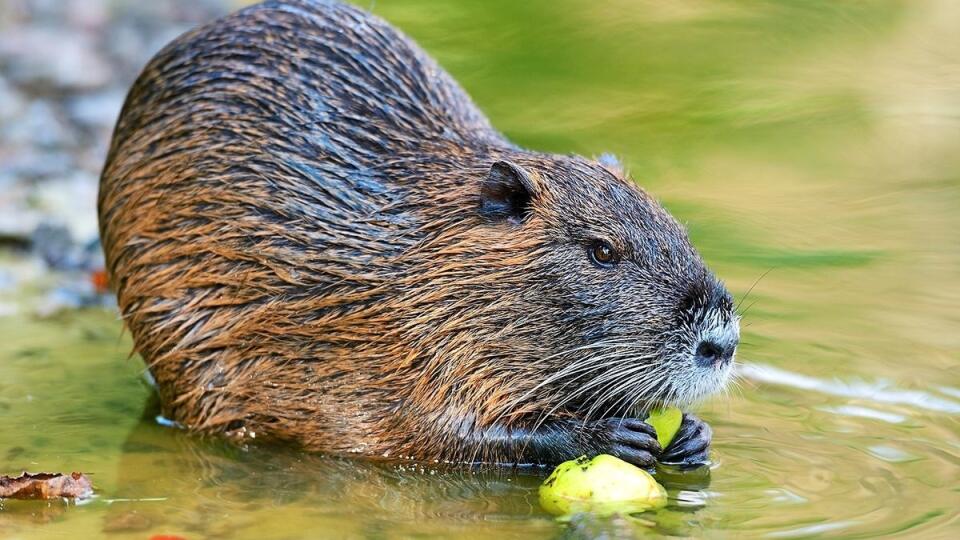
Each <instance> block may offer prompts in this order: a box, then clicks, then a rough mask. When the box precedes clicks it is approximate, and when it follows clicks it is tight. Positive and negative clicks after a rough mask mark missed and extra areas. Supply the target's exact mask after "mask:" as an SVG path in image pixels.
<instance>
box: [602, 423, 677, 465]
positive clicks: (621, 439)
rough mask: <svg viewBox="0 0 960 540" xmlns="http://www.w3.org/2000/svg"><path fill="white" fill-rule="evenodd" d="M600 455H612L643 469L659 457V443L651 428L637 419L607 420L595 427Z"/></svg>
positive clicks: (654, 431)
mask: <svg viewBox="0 0 960 540" xmlns="http://www.w3.org/2000/svg"><path fill="white" fill-rule="evenodd" d="M595 427H596V429H597V430H598V432H599V433H598V434H597V435H598V437H597V440H598V442H599V443H600V446H601V448H598V450H599V451H600V452H601V453H606V454H611V455H614V456H616V457H618V458H620V459H622V460H624V461H626V462H628V463H632V464H634V465H636V466H638V467H643V468H645V469H648V468H651V467H653V466H654V464H655V463H656V462H657V456H659V455H660V451H661V448H660V443H659V442H657V432H656V430H654V429H653V426H651V425H650V424H647V423H646V422H644V421H643V420H639V419H637V418H607V419H605V420H601V421H599V422H598V423H597V425H596V426H595Z"/></svg>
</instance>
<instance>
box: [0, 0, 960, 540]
mask: <svg viewBox="0 0 960 540" xmlns="http://www.w3.org/2000/svg"><path fill="white" fill-rule="evenodd" d="M364 5H365V6H367V4H366V3H365V4H364ZM374 11H375V12H376V13H378V14H380V15H382V16H384V17H386V18H387V19H388V20H390V21H392V22H394V23H395V24H397V25H398V26H400V27H401V28H403V29H404V30H406V31H407V32H408V33H410V34H411V35H413V36H414V37H415V38H416V39H418V40H419V41H420V42H421V43H422V44H423V45H424V46H425V47H426V48H427V49H428V50H429V51H431V52H432V53H433V54H435V55H436V56H437V58H438V59H439V60H440V61H441V63H442V64H443V65H445V66H446V67H447V68H448V69H449V70H450V71H451V72H452V73H453V74H454V75H455V76H456V77H457V78H458V79H459V80H460V81H461V82H462V83H463V84H464V86H465V87H466V88H467V89H468V90H469V91H470V92H471V94H472V95H473V96H474V97H475V99H476V100H477V101H478V102H479V104H480V105H481V107H482V108H483V109H484V110H486V111H487V112H488V113H489V115H490V116H491V118H492V120H493V122H494V124H495V125H497V126H498V127H499V128H501V129H502V130H504V131H505V132H506V133H507V134H508V135H509V136H511V137H512V138H513V139H514V140H516V141H517V142H519V143H521V144H524V145H526V146H530V147H534V148H538V149H544V150H552V151H558V152H578V153H583V154H587V155H596V154H599V153H601V152H605V151H611V152H614V153H616V154H618V155H620V156H621V157H622V159H623V160H624V161H625V162H626V164H627V165H628V166H629V168H630V169H631V171H632V173H633V175H634V176H635V177H636V178H637V179H638V180H639V181H640V182H641V183H642V184H643V185H644V186H647V187H648V188H649V189H650V190H652V191H653V192H654V193H656V194H657V195H658V196H659V197H661V198H662V199H663V200H664V202H665V203H666V204H667V206H668V207H669V208H670V209H671V210H673V211H674V212H675V213H676V214H677V215H678V216H679V217H680V218H681V219H682V220H683V221H685V222H687V223H688V224H689V227H690V230H691V232H692V236H693V238H694V241H695V243H696V244H697V246H698V247H699V248H700V249H701V250H702V252H703V254H704V255H705V257H706V258H707V260H708V261H709V262H710V263H711V265H712V266H713V267H714V268H715V269H716V270H717V272H718V273H719V274H720V275H721V276H722V277H723V278H724V279H725V280H726V281H727V282H728V284H729V285H730V288H731V289H732V290H733V291H734V292H735V293H736V294H737V295H738V296H739V297H741V298H742V297H743V296H745V295H746V293H747V291H748V290H749V289H750V288H751V287H753V289H752V292H750V294H749V297H748V298H747V299H746V300H745V302H744V304H743V305H744V309H745V310H746V315H745V318H744V324H745V328H744V343H743V346H742V347H741V349H740V352H739V354H738V358H739V360H740V362H741V363H742V364H743V366H742V369H741V375H742V376H741V378H740V381H739V383H738V384H737V385H736V387H734V388H731V390H730V392H728V393H727V395H722V396H717V397H715V398H714V399H711V400H710V401H709V402H707V403H704V404H702V405H701V406H700V408H699V411H700V412H701V413H702V416H704V417H705V418H706V419H707V420H708V421H710V422H711V423H712V425H713V427H714V432H715V442H714V447H713V459H714V461H715V464H714V466H713V467H712V470H710V471H709V474H694V475H685V476H684V475H676V474H669V473H670V471H661V473H660V474H659V477H660V480H661V481H662V482H663V483H664V484H665V485H666V487H667V489H668V491H669V493H670V496H671V504H670V506H669V507H668V508H666V509H664V510H661V511H659V512H656V513H653V514H648V515H645V516H643V517H644V518H645V519H647V520H648V521H649V522H651V525H644V524H640V523H631V522H627V521H623V520H614V521H604V520H591V519H585V520H581V521H578V522H576V523H575V524H573V525H563V524H558V523H556V522H555V521H553V520H552V519H551V518H550V517H548V516H546V515H544V514H543V513H542V512H541V511H540V510H539V508H538V505H537V503H536V486H537V485H538V482H539V480H540V479H539V478H538V477H536V476H522V475H519V476H518V475H511V474H495V473H484V474H469V473H463V472H460V473H457V472H442V471H423V470H418V469H416V468H409V469H404V468H399V469H398V468H395V467H384V466H374V465H370V464H365V463H359V462H350V461H340V460H332V459H323V458H318V457H315V456H307V455H302V454H296V453H292V452H290V451H284V450H277V449H269V448H251V449H245V450H243V449H237V448H235V447H231V446H229V445H225V444H222V443H219V442H217V441H204V440H200V439H198V438H196V437H193V436H190V435H187V434H184V433H181V432H178V431H177V430H174V429H171V428H166V427H163V426H161V425H159V424H158V423H157V422H156V421H155V420H154V415H155V411H154V410H153V408H152V407H151V405H150V403H149V396H150V392H149V390H148V389H147V387H146V386H145V385H144V384H142V383H141V382H140V380H139V373H140V370H141V364H140V362H139V360H138V359H137V358H132V359H128V358H127V353H128V351H129V350H130V342H129V338H128V337H126V336H123V335H122V334H121V323H120V321H119V320H118V319H117V317H116V315H115V314H113V313H110V312H105V311H83V312H77V313H72V314H67V315H63V316H60V317H57V318H55V319H52V320H34V319H32V318H29V317H25V316H17V315H13V316H4V317H0V343H2V346H0V469H2V470H3V471H9V472H14V471H17V470H19V469H20V468H27V469H30V470H34V471H39V470H82V471H85V472H88V473H90V474H91V475H92V478H93V479H94V481H95V484H96V486H97V487H98V490H99V496H98V497H97V498H96V499H94V500H92V501H90V502H88V503H86V504H84V505H81V506H77V507H67V506H65V505H63V504H61V503H60V502H54V503H51V504H49V505H46V504H36V503H33V504H25V503H18V502H6V503H4V505H3V507H2V509H0V537H3V538H7V537H9V538H86V537H97V536H105V537H109V538H117V539H127V538H130V539H134V538H137V539H146V538H148V537H149V536H151V535H153V534H159V533H167V534H179V535H181V536H183V537H185V538H188V539H196V538H302V537H312V538H316V537H352V538H404V537H418V538H433V537H457V538H460V537H463V538H508V537H548V538H549V537H577V535H580V536H586V537H590V536H593V535H597V534H600V533H603V532H607V533H610V534H613V535H614V536H616V535H622V536H645V535H656V534H676V535H680V536H706V537H714V538H724V537H741V536H747V537H764V536H765V537H774V538H795V537H814V536H825V537H841V538H863V537H869V536H882V535H902V536H910V537H916V538H955V537H958V536H960V352H958V351H960V307H958V306H960V37H958V35H960V34H958V33H957V30H958V25H957V22H958V21H960V3H958V2H956V1H954V0H923V1H921V0H911V1H901V2H892V1H879V0H878V1H872V2H830V1H806V2H788V1H765V2H747V1H740V0H728V1H720V0H675V1H671V2H659V1H654V0H643V1H640V0H605V1H602V2H596V1H587V0H583V1H576V2H574V1H563V2H556V1H552V0H540V1H536V2H507V1H505V0H500V1H494V2H483V3H480V2H475V3H474V2H462V3H453V2H450V3H448V5H444V6H438V5H435V2H426V1H414V0H411V1H388V0H380V1H379V2H377V3H376V4H375V5H374ZM84 211H92V209H86V210H84ZM0 264H13V263H12V262H11V261H10V260H8V259H5V260H3V262H0ZM761 276H765V277H763V279H760V281H759V282H758V283H757V280H758V279H759V278H761ZM755 283H756V285H755V286H754V284H755ZM11 294H14V293H7V295H8V296H10V295H11ZM15 296H17V297H18V301H25V302H29V301H30V298H29V295H27V298H26V299H24V298H23V296H24V295H23V293H22V292H20V293H16V294H15ZM8 299H9V298H8ZM22 312H23V311H21V313H22ZM565 535H566V536H565Z"/></svg>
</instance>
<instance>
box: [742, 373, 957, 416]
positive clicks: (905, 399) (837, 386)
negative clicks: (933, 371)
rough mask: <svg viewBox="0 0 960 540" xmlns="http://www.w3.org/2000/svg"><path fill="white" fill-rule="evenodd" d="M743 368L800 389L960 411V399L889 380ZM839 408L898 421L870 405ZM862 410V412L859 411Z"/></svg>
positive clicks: (767, 380) (749, 375) (756, 377)
mask: <svg viewBox="0 0 960 540" xmlns="http://www.w3.org/2000/svg"><path fill="white" fill-rule="evenodd" d="M739 368H740V369H739V371H738V372H739V374H740V375H742V376H744V377H747V378H749V379H753V380H755V381H760V382H765V383H773V384H783V385H786V386H791V387H793V388H797V389H800V390H812V391H814V392H823V393H825V394H830V395H834V396H841V397H847V398H852V399H856V398H860V399H864V400H868V401H873V402H875V403H887V404H892V405H909V406H912V407H917V408H919V409H927V410H930V411H937V412H945V413H951V414H960V402H957V401H952V400H949V399H945V398H942V397H937V396H935V395H933V394H930V393H928V392H923V391H920V390H901V389H897V388H891V386H892V384H891V383H890V382H889V381H878V382H876V383H873V384H870V383H867V382H843V381H839V380H832V381H827V380H823V379H818V378H816V377H809V376H806V375H801V374H799V373H792V372H790V371H787V370H785V369H779V368H775V367H773V366H765V365H760V364H743V365H741V366H739ZM839 411H844V412H846V413H848V414H854V415H858V416H864V417H867V418H870V417H873V418H879V419H882V420H887V421H893V422H897V421H898V420H890V418H891V416H890V415H884V414H883V413H880V412H871V411H870V410H869V409H863V408H856V409H854V408H850V407H845V408H837V409H835V412H839ZM858 412H859V414H857V413H858ZM892 418H894V419H897V418H901V417H900V416H898V415H893V416H892Z"/></svg>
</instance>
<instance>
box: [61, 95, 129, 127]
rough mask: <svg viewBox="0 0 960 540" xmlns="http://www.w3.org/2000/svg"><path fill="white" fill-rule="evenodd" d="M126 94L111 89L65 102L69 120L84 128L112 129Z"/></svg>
mask: <svg viewBox="0 0 960 540" xmlns="http://www.w3.org/2000/svg"><path fill="white" fill-rule="evenodd" d="M125 97H126V92H125V91H123V90H119V89H113V90H109V91H106V92H99V93H96V94H83V95H79V96H76V97H74V98H72V99H70V100H69V101H68V102H67V112H68V113H69V115H70V120H71V121H73V122H75V123H77V124H80V125H81V126H83V127H86V128H93V129H96V128H100V129H108V130H109V129H112V128H113V125H114V124H115V123H116V121H117V117H118V116H120V108H121V107H123V100H124V98H125Z"/></svg>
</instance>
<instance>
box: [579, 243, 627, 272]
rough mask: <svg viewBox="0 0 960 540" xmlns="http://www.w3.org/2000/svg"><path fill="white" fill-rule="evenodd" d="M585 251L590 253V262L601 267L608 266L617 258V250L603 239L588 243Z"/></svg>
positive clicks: (615, 262) (615, 261) (614, 262)
mask: <svg viewBox="0 0 960 540" xmlns="http://www.w3.org/2000/svg"><path fill="white" fill-rule="evenodd" d="M587 253H588V254H589V255H590V262H592V263H593V264H595V265H597V266H599V267H601V268H610V267H611V266H613V265H615V264H617V262H618V260H619V257H618V256H617V251H616V250H615V249H613V246H611V245H610V244H608V243H607V242H604V241H603V240H596V241H594V242H593V243H592V244H590V247H589V248H588V249H587Z"/></svg>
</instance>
